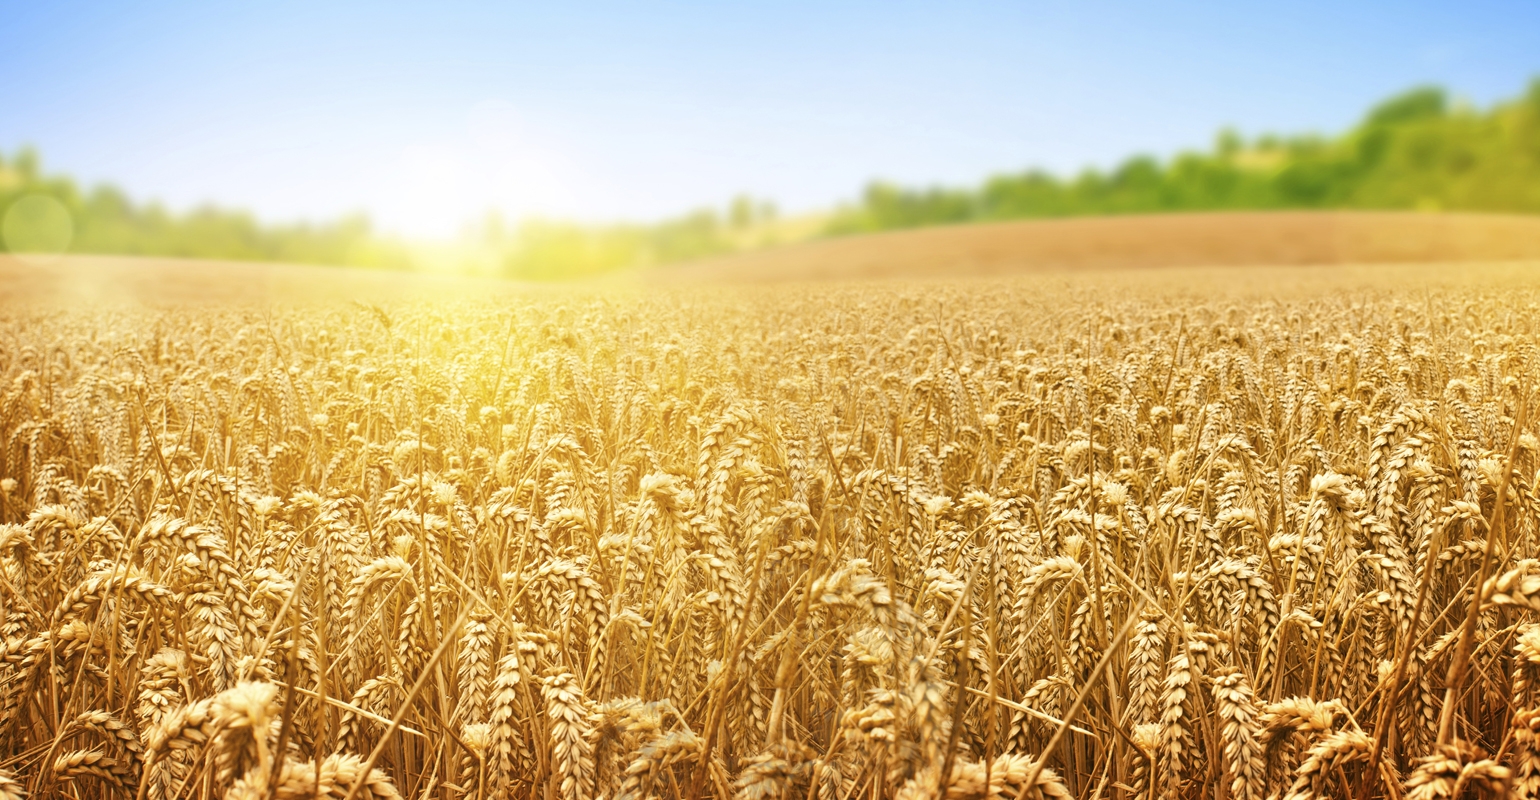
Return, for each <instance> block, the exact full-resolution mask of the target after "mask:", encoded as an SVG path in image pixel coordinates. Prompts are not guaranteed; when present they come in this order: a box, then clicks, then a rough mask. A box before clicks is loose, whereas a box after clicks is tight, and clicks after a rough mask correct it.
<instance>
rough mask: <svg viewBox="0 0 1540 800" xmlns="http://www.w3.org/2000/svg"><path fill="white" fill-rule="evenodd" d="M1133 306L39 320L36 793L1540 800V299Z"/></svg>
mask: <svg viewBox="0 0 1540 800" xmlns="http://www.w3.org/2000/svg"><path fill="white" fill-rule="evenodd" d="M1114 286H1116V284H1113V283H1109V282H1106V281H1102V282H1097V281H1089V282H1086V283H1082V284H1071V285H1069V286H1058V287H1050V286H1047V283H1046V282H1039V283H1037V284H980V285H976V286H967V285H961V284H957V285H950V284H933V285H924V286H919V285H915V286H904V285H872V286H868V287H861V288H831V287H823V288H820V289H818V290H817V292H816V293H815V294H810V295H809V294H799V293H798V292H796V291H791V290H782V289H774V290H764V291H756V292H752V293H751V292H735V291H730V290H720V291H713V292H705V291H701V292H685V291H679V292H674V293H667V294H665V293H658V294H642V295H606V294H595V293H586V294H585V293H579V292H575V291H574V292H571V293H552V294H531V295H530V296H529V297H528V298H527V299H526V300H524V301H520V302H516V303H513V304H510V305H507V306H504V307H493V306H489V305H485V304H476V303H472V302H466V303H464V304H461V305H449V304H438V305H411V304H405V303H403V304H402V305H400V306H398V307H395V308H388V309H384V308H375V307H313V308H305V309H299V308H295V309H288V310H281V309H278V310H273V311H255V310H246V309H241V308H215V307H206V308H195V307H181V308H168V309H160V310H155V309H145V308H136V309H109V308H103V309H73V310H61V311H54V310H43V309H35V310H26V309H19V308H10V309H7V310H5V311H4V312H3V313H0V378H3V383H0V798H20V797H23V796H30V797H51V796H68V797H74V798H80V799H81V800H90V798H97V797H109V796H112V797H123V798H126V797H134V798H138V800H148V799H150V798H153V799H154V800H188V799H189V798H197V799H198V800H209V799H210V798H227V797H228V798H232V799H233V800H271V798H279V799H280V800H301V798H309V797H317V798H321V797H325V798H332V799H333V800H357V799H358V798H366V799H367V800H374V799H375V798H378V799H379V800H390V799H393V798H398V797H414V798H436V799H437V800H455V799H456V798H461V797H464V798H470V799H471V800H486V799H488V798H503V797H510V798H512V797H538V798H542V799H544V798H551V800H555V799H556V798H561V800H589V798H600V797H610V798H627V799H628V800H631V799H633V798H634V799H635V800H643V798H650V797H679V798H708V797H715V798H722V799H723V800H725V799H726V798H729V797H733V798H737V799H738V800H756V799H757V798H814V797H817V798H824V800H842V799H843V798H873V799H877V798H897V797H903V798H920V797H925V798H991V800H993V799H995V798H1022V797H1080V798H1087V797H1121V798H1129V799H1130V800H1133V799H1134V798H1140V799H1141V800H1142V799H1143V798H1150V797H1155V796H1161V797H1172V798H1185V797H1233V798H1257V799H1258V800H1260V798H1278V797H1288V798H1301V799H1303V798H1312V797H1345V796H1355V797H1360V798H1401V797H1475V796H1501V795H1503V794H1505V793H1510V792H1511V793H1513V794H1516V795H1519V796H1523V797H1531V796H1535V795H1536V793H1537V792H1540V777H1537V776H1540V744H1537V735H1540V734H1537V731H1540V721H1537V720H1540V711H1537V709H1540V698H1537V696H1536V689H1535V682H1536V680H1537V676H1540V671H1537V670H1540V633H1537V630H1540V629H1537V628H1536V623H1537V622H1540V620H1536V619H1535V618H1534V615H1535V614H1536V613H1537V611H1540V560H1537V559H1540V438H1537V435H1536V434H1537V429H1540V425H1537V424H1536V420H1535V414H1533V413H1532V412H1531V406H1532V404H1534V403H1535V402H1536V401H1537V400H1540V397H1537V396H1536V389H1537V386H1540V360H1537V354H1540V351H1537V347H1536V335H1537V333H1540V318H1537V316H1536V313H1535V309H1536V305H1535V302H1536V300H1537V299H1540V294H1537V293H1536V292H1534V291H1532V290H1530V289H1527V288H1523V287H1519V288H1512V287H1509V288H1504V289H1502V290H1497V289H1492V288H1482V287H1481V286H1472V287H1466V288H1445V289H1440V290H1438V291H1436V292H1433V291H1422V292H1417V291H1407V290H1401V289H1396V288H1393V287H1384V286H1379V287H1368V288H1356V289H1353V290H1351V291H1345V292H1343V293H1340V294H1331V293H1326V292H1321V291H1308V290H1297V291H1279V292H1276V293H1274V294H1272V295H1270V296H1267V297H1261V296H1259V295H1255V294H1253V295H1250V296H1249V297H1250V298H1251V299H1250V300H1249V301H1245V302H1243V301H1242V300H1239V299H1235V296H1233V295H1227V294H1225V293H1223V292H1207V291H1197V290H1188V289H1186V288H1169V287H1167V288H1163V289H1162V288H1150V287H1145V289H1144V290H1143V291H1140V292H1135V291H1132V290H1120V291H1117V292H1109V291H1108V289H1109V287H1114ZM1248 303H1249V304H1248ZM1119 631H1122V633H1121V634H1120V633H1119ZM1487 754H1490V755H1487ZM1403 776H1404V777H1403Z"/></svg>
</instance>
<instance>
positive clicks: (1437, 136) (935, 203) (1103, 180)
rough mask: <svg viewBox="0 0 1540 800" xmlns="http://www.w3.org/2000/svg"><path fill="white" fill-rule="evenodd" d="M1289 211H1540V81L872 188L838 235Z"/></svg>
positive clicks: (835, 221)
mask: <svg viewBox="0 0 1540 800" xmlns="http://www.w3.org/2000/svg"><path fill="white" fill-rule="evenodd" d="M1281 208H1375V209H1411V208H1419V209H1461V210H1473V211H1512V212H1527V213H1537V212H1540V80H1537V81H1535V82H1534V83H1533V84H1531V86H1530V88H1529V91H1528V92H1527V93H1526V94H1525V95H1524V96H1523V97H1522V98H1520V99H1518V100H1515V101H1512V102H1509V103H1504V104H1501V105H1499V106H1497V107H1495V108H1493V109H1491V110H1489V111H1486V112H1479V111H1474V110H1471V109H1466V108H1460V107H1457V106H1452V105H1451V104H1450V102H1449V100H1448V97H1447V96H1446V95H1445V93H1444V92H1443V90H1441V89H1436V88H1430V87H1424V88H1418V89H1414V90H1412V91H1410V92H1407V93H1405V94H1402V95H1399V96H1397V97H1394V98H1391V99H1390V100H1388V101H1386V102H1384V103H1382V104H1380V105H1379V106H1376V107H1375V108H1374V109H1373V110H1371V111H1370V112H1369V114H1368V115H1367V116H1366V117H1365V118H1364V120H1363V122H1362V123H1360V124H1359V125H1358V126H1357V127H1355V128H1354V129H1353V130H1351V131H1348V132H1347V133H1346V134H1343V135H1341V136H1338V137H1335V138H1322V137H1317V136H1297V137H1290V138H1279V137H1274V136H1264V137H1260V138H1258V139H1256V140H1254V141H1252V142H1246V141H1245V140H1243V139H1242V138H1241V137H1240V136H1238V135H1237V134H1235V133H1234V132H1233V131H1225V132H1222V133H1221V134H1220V135H1219V137H1218V140H1217V141H1216V143H1215V145H1214V147H1213V149H1212V150H1211V151H1209V152H1204V153H1183V154H1180V155H1178V156H1176V157H1174V158H1172V159H1170V160H1168V161H1165V162H1164V163H1162V162H1160V161H1157V160H1156V159H1153V158H1149V157H1146V156H1141V157H1136V158H1132V159H1129V160H1128V161H1125V162H1124V163H1123V164H1122V165H1120V166H1118V167H1117V168H1115V169H1113V170H1111V171H1109V172H1102V171H1098V170H1087V171H1086V172H1083V173H1081V174H1080V175H1078V176H1075V177H1072V178H1059V177H1056V176H1054V175H1051V174H1049V173H1046V172H1042V171H1040V170H1029V171H1026V172H1022V173H1017V174H1012V175H1000V176H996V177H994V178H991V179H989V180H987V181H985V182H984V184H983V185H981V186H978V187H976V188H972V189H948V188H926V189H905V188H901V187H896V186H893V185H891V184H886V183H874V184H872V185H871V186H869V187H868V188H867V190H866V192H865V193H864V194H863V195H862V196H861V198H860V199H859V200H858V201H857V202H855V203H853V204H851V205H848V206H846V207H844V208H842V209H840V210H839V211H838V212H836V213H835V215H834V216H833V218H832V219H831V221H830V222H829V225H828V227H827V229H826V232H827V233H830V234H844V233H859V232H865V231H879V230H889V229H894V228H909V227H915V226H919V225H939V224H947V223H955V222H973V221H983V220H1004V219H1018V218H1024V217H1065V216H1075V215H1085V214H1123V213H1138V212H1158V211H1199V210H1223V209H1281Z"/></svg>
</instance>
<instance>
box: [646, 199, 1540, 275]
mask: <svg viewBox="0 0 1540 800" xmlns="http://www.w3.org/2000/svg"><path fill="white" fill-rule="evenodd" d="M1510 260H1511V261H1524V260H1527V261H1535V262H1540V217H1535V216H1524V215H1511V214H1431V213H1417V212H1372V211H1267V212H1225V213H1197V214H1149V215H1129V216H1115V217H1086V218H1079V219H1064V220H1027V221H1019V222H995V223H977V224H971V225H952V226H944V227H934V228H921V229H917V230H909V231H895V232H890V233H880V234H871V235H865V236H851V237H845V238H836V239H828V240H823V241H817V242H811V243H807V244H801V245H793V246H788V247H780V248H774V249H767V250H760V251H755V252H751V253H745V254H742V255H737V256H729V257H725V258H720V259H714V260H710V261H705V262H700V263H695V264H686V265H681V266H678V267H672V268H665V269H662V270H659V271H658V273H659V274H660V275H662V276H666V277H667V278H669V279H672V280H678V281H692V280H701V279H705V280H744V281H767V280H823V279H860V278H938V277H956V276H1005V275H1012V274H1020V273H1030V272H1053V271H1058V270H1083V269H1144V268H1148V267H1176V266H1186V267H1191V266H1260V265H1284V264H1295V265H1310V264H1315V265H1323V264H1382V263H1399V264H1409V263H1429V262H1481V261H1510Z"/></svg>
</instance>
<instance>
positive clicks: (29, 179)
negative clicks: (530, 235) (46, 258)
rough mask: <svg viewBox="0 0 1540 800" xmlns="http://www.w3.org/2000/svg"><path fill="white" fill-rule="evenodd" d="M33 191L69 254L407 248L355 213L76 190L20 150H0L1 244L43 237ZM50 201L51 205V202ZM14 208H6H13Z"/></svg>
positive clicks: (231, 254)
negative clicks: (182, 205)
mask: <svg viewBox="0 0 1540 800" xmlns="http://www.w3.org/2000/svg"><path fill="white" fill-rule="evenodd" d="M38 198H51V199H52V200H53V201H55V202H56V204H57V206H56V207H62V208H63V209H64V210H66V211H67V212H68V213H69V217H70V220H71V222H72V227H73V237H72V238H71V239H70V240H69V242H68V245H69V250H70V251H71V252H76V253H113V254H120V255H145V256H181V257H189V258H219V259H237V260H254V261H288V262H298V263H310V264H338V265H346V266H356V267H377V268H394V269H400V268H407V267H411V266H412V265H413V259H412V255H411V252H410V251H409V250H408V248H407V247H405V246H404V245H401V244H399V243H393V242H390V241H387V240H385V239H382V238H381V237H378V236H375V235H374V233H373V232H372V231H371V229H370V226H369V222H368V220H367V219H365V218H364V217H362V216H353V217H346V218H344V219H341V220H338V221H335V222H331V223H327V224H320V225H307V224H295V225H263V224H261V223H259V222H258V221H257V220H256V219H254V218H253V217H252V216H251V215H250V214H247V213H244V212H239V211H228V210H225V209H220V208H216V207H213V206H205V207H202V208H199V209H196V210H193V211H191V212H188V213H186V214H173V213H171V212H169V211H167V210H166V209H165V208H164V207H162V206H160V205H158V204H155V203H150V204H145V205H138V204H135V203H134V202H133V201H131V200H129V198H128V197H127V196H126V195H125V194H123V192H122V191H120V190H118V189H117V188H115V187H112V186H97V187H95V188H93V189H91V190H89V191H82V190H81V189H80V188H78V187H77V186H76V185H75V183H74V181H72V180H70V179H68V178H64V177H58V176H50V175H45V174H43V172H42V170H41V167H40V164H39V160H38V157H37V154H36V153H35V152H34V151H31V150H25V149H24V150H22V151H21V152H19V153H17V154H16V155H15V156H13V157H12V158H10V159H9V160H7V159H5V158H4V157H3V156H0V220H5V221H7V222H9V223H10V224H9V225H8V226H6V228H5V229H4V230H5V236H4V237H0V238H3V239H4V241H3V242H0V245H6V246H5V247H4V248H0V249H9V250H18V251H20V250H29V249H34V248H33V247H32V246H31V245H32V243H33V242H34V241H42V240H43V239H46V238H47V237H41V238H40V232H39V231H38V230H37V225H36V223H33V222H30V220H31V219H32V217H33V216H35V214H32V213H30V212H28V209H30V208H34V207H36V206H38V205H39V204H38V203H37V199H38ZM50 205H52V204H50ZM13 210H14V211H15V212H16V213H12V211H13Z"/></svg>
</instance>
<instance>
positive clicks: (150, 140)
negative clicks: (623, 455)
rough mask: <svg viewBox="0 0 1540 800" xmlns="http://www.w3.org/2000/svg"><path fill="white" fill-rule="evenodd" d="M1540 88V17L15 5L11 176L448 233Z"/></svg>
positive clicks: (906, 6) (2, 2) (659, 6)
mask: <svg viewBox="0 0 1540 800" xmlns="http://www.w3.org/2000/svg"><path fill="white" fill-rule="evenodd" d="M1537 76H1540V3H1535V2H1487V1H1486V0H1462V2H1411V1H1410V0H1408V1H1407V2H1344V1H1343V0H1335V2H1315V1H1314V0H1309V1H1305V2H1301V1H1299V0H1291V1H1290V2H1277V1H1276V0H1274V1H1273V2H1265V3H1264V2H1239V1H1238V0H1237V1H1235V2H1217V1H1210V2H1202V3H1196V2H1185V1H1184V0H1161V1H1160V2H1097V1H1096V0H1083V1H1082V2H1073V3H1040V2H1017V3H982V2H962V1H958V2H935V3H925V4H920V3H908V2H900V1H899V0H887V1H886V2H872V3H864V2H844V3H839V2H833V0H825V1H824V2H759V3H739V2H717V3H687V2H648V3H641V2H615V3H584V2H544V3H514V2H502V3H481V2H462V1H460V0H441V2H436V3H426V2H425V3H415V4H407V3H392V2H380V1H378V0H376V1H374V2H358V3H340V2H338V3H326V2H320V1H319V0H310V2H288V1H287V0H265V1H264V2H260V3H244V4H239V5H237V4H234V3H209V2H198V3H192V2H187V3H165V2H140V3H105V2H102V3H80V2H67V1H66V2H55V1H53V0H50V1H49V2H40V1H39V0H0V152H6V153H10V152H14V151H15V149H16V148H17V147H19V146H21V145H23V144H31V145H35V146H36V147H38V148H39V150H40V151H41V152H42V155H43V159H44V163H45V166H47V167H48V168H50V170H51V171H60V172H67V173H70V174H72V175H75V176H76V177H78V178H80V179H83V180H84V181H86V182H88V183H90V182H96V181H111V182H113V183H116V184H118V185H119V186H121V187H123V188H124V189H126V190H127V191H129V193H130V194H131V195H133V196H134V197H136V198H142V199H149V198H154V199H160V200H162V201H165V202H166V203H168V204H169V205H170V206H172V207H173V208H178V209H181V208H187V207H190V206H192V205H195V204H197V203H200V202H205V201H214V202H218V203H219V204H221V205H227V206H232V207H241V208H247V209H251V210H253V211H255V212H257V213H258V214H259V215H260V216H261V217H262V218H263V219H267V220H273V221H279V220H291V219H300V218H309V219H321V218H329V217H334V216H337V215H340V214H343V213H347V212H351V211H364V212H367V213H369V214H370V215H371V216H372V217H373V218H374V219H375V220H376V221H377V222H378V223H379V224H380V225H381V227H383V228H386V229H389V230H396V231H401V232H406V233H411V234H428V235H438V234H447V233H451V232H453V231H454V230H455V229H456V228H457V227H458V226H459V225H460V224H461V223H463V222H465V221H468V220H473V219H476V218H479V217H480V216H481V215H482V214H483V213H484V212H485V211H486V210H488V209H491V208H497V209H501V210H502V211H503V212H504V213H505V214H507V215H509V216H513V217H518V216H523V215H531V214H534V215H545V216H559V217H570V218H577V219H585V220H596V219H616V218H625V219H650V218H655V217H660V216H664V215H669V214H674V213H678V212H681V211H685V210H688V209H692V208H696V207H700V206H703V205H708V204H712V205H714V204H718V203H721V202H723V201H725V200H727V199H728V198H729V197H731V196H732V195H734V194H737V193H741V192H747V193H751V194H753V195H755V196H758V197H763V198H767V199H770V200H773V201H775V202H776V203H778V204H779V205H780V206H781V207H782V208H783V209H784V210H787V211H793V212H796V211H805V210H811V209H816V208H820V207H826V206H828V205H831V204H833V203H835V202H838V201H839V200H841V199H845V198H850V197H853V196H854V195H855V194H856V193H857V192H858V191H859V190H860V188H861V187H862V186H863V185H864V184H865V183H866V182H867V181H869V180H871V179H874V178H884V179H890V180H895V181H899V182H904V183H911V184H931V183H947V184H966V183H972V182H975V181H977V180H979V179H982V178H983V177H985V176H987V175H988V174H990V173H995V172H1001V171H1007V170H1017V169H1021V168H1025V167H1029V166H1041V167H1046V168H1048V169H1051V170H1055V171H1060V172H1070V171H1075V170H1078V169H1081V168H1083V167H1086V166H1092V165H1095V166H1108V165H1112V164H1115V163H1117V162H1118V161H1120V160H1122V159H1123V158H1125V157H1127V156H1129V155H1131V154H1134V153H1151V154H1156V155H1168V154H1170V153H1173V152H1176V151H1178V150H1181V149H1186V148H1202V147H1207V146H1208V145H1209V144H1210V143H1211V142H1212V140H1213V136H1214V134H1215V132H1216V131H1217V130H1219V129H1220V128H1221V127H1224V126H1232V127H1235V128H1237V129H1238V130H1240V131H1241V132H1242V133H1262V132H1279V133H1290V132H1305V131H1323V132H1330V131H1337V130H1341V129H1343V128H1345V127H1347V126H1349V125H1351V124H1352V123H1353V122H1354V121H1356V120H1357V119H1358V118H1359V117H1360V116H1361V114H1362V113H1363V112H1364V111H1365V109H1366V108H1367V107H1368V106H1369V105H1371V104H1372V103H1374V102H1377V101H1379V100H1381V99H1383V98H1385V97H1386V96H1388V95H1390V94H1393V93H1395V92H1399V91H1401V90H1403V89H1406V88H1409V87H1411V86H1413V85H1416V84H1420V83H1430V82H1431V83H1437V84H1441V85H1444V86H1446V87H1448V88H1449V89H1451V90H1452V91H1453V92H1454V93H1455V94H1456V95H1457V96H1458V97H1461V98H1464V99H1466V100H1469V101H1470V102H1472V103H1475V104H1477V105H1485V104H1488V103H1491V102H1493V101H1495V100H1499V99H1503V98H1508V97H1512V96H1515V95H1517V94H1518V93H1519V92H1521V91H1522V90H1523V89H1524V87H1525V86H1526V85H1527V84H1528V82H1529V81H1530V80H1531V79H1532V78H1534V77H1537Z"/></svg>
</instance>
